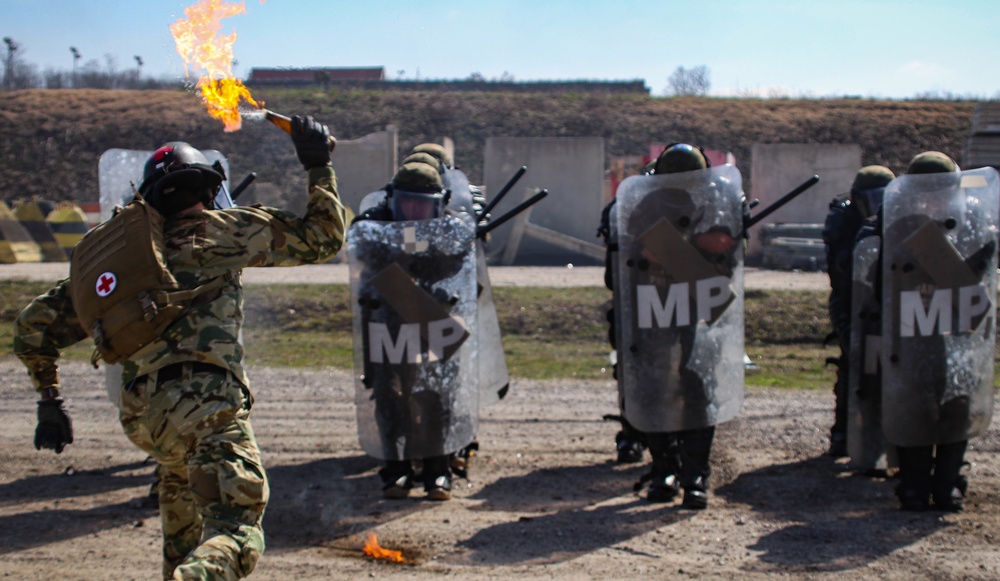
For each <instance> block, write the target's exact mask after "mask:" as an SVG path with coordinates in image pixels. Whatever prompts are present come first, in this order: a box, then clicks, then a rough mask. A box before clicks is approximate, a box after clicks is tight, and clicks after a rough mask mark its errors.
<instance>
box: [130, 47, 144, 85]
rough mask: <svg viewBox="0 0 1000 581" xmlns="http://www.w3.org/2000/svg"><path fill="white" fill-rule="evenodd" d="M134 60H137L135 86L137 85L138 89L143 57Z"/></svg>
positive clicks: (136, 56)
mask: <svg viewBox="0 0 1000 581" xmlns="http://www.w3.org/2000/svg"><path fill="white" fill-rule="evenodd" d="M132 58H134V59H135V84H136V87H137V88H138V86H139V75H140V73H141V72H142V57H141V56H139V55H135V56H134V57H132Z"/></svg>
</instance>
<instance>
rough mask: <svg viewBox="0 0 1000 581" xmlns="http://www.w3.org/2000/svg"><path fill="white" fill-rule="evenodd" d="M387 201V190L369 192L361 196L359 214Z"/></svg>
mask: <svg viewBox="0 0 1000 581" xmlns="http://www.w3.org/2000/svg"><path fill="white" fill-rule="evenodd" d="M384 201H385V190H378V191H374V192H371V193H368V194H365V197H363V198H361V203H359V204H358V215H359V216H360V215H361V214H363V213H364V212H365V210H368V209H369V208H374V207H375V206H377V205H379V204H381V203H382V202H384Z"/></svg>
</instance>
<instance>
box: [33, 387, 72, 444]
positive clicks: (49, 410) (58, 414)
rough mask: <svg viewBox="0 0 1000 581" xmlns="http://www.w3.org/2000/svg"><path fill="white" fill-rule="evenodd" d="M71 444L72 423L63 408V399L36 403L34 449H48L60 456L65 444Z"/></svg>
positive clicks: (44, 400)
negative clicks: (36, 422)
mask: <svg viewBox="0 0 1000 581" xmlns="http://www.w3.org/2000/svg"><path fill="white" fill-rule="evenodd" d="M72 443H73V422H72V421H70V419H69V414H68V413H66V408H65V407H63V398H61V397H54V398H52V399H43V400H41V401H39V402H38V427H36V428H35V449H36V450H41V449H42V448H48V449H50V450H55V451H56V454H62V451H63V448H65V447H66V444H72Z"/></svg>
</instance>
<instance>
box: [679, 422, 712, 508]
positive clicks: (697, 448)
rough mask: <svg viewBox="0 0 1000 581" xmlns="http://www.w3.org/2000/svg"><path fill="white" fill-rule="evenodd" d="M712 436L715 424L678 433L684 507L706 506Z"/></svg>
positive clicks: (710, 469) (710, 470)
mask: <svg viewBox="0 0 1000 581" xmlns="http://www.w3.org/2000/svg"><path fill="white" fill-rule="evenodd" d="M714 437H715V426H709V427H707V428H699V429H696V430H685V431H684V432H681V433H680V434H679V435H678V438H679V447H680V458H681V471H680V476H681V485H682V486H683V487H684V501H683V505H684V507H685V508H693V509H696V510H702V509H704V508H707V507H708V477H709V475H710V474H711V473H712V468H711V466H710V465H709V458H710V457H711V455H712V439H713V438H714Z"/></svg>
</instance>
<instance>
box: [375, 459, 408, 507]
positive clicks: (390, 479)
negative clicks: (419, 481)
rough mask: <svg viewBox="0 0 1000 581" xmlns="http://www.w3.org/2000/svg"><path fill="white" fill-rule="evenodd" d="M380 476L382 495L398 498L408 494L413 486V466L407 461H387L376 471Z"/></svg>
mask: <svg viewBox="0 0 1000 581" xmlns="http://www.w3.org/2000/svg"><path fill="white" fill-rule="evenodd" d="M378 475H379V477H381V478H382V496H383V497H385V498H392V499H400V498H406V497H407V496H409V495H410V490H411V489H412V488H413V467H412V466H411V465H410V463H409V462H400V461H393V460H391V461H389V462H388V463H387V464H386V466H385V468H382V469H381V470H379V471H378Z"/></svg>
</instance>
